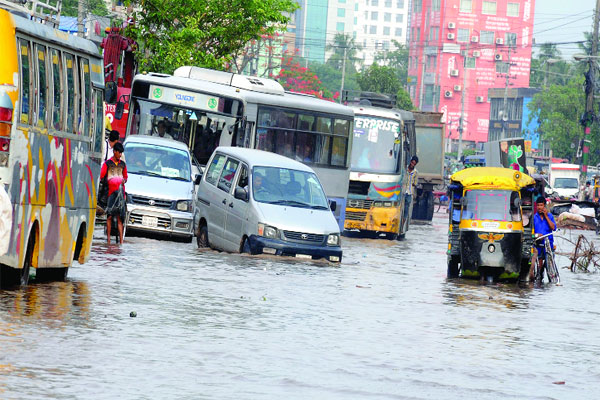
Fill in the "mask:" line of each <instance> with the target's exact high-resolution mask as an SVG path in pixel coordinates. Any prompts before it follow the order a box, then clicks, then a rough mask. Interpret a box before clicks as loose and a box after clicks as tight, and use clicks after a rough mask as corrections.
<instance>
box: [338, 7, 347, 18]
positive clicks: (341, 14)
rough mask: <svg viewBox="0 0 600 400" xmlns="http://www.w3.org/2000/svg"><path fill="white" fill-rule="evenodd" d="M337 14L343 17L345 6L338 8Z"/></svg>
mask: <svg viewBox="0 0 600 400" xmlns="http://www.w3.org/2000/svg"><path fill="white" fill-rule="evenodd" d="M337 16H338V17H341V18H344V17H345V16H346V9H345V8H338V11H337Z"/></svg>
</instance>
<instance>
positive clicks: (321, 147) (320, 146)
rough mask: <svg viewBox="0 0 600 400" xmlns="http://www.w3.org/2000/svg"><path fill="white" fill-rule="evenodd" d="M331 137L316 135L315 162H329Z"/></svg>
mask: <svg viewBox="0 0 600 400" xmlns="http://www.w3.org/2000/svg"><path fill="white" fill-rule="evenodd" d="M330 143H331V137H329V136H318V137H317V145H316V148H315V162H316V163H317V164H329V147H330Z"/></svg>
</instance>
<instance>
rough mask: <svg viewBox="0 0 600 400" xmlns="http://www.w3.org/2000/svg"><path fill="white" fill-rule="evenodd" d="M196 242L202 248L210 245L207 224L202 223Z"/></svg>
mask: <svg viewBox="0 0 600 400" xmlns="http://www.w3.org/2000/svg"><path fill="white" fill-rule="evenodd" d="M196 243H197V244H198V248H200V249H205V248H207V247H208V228H207V227H206V225H202V226H201V227H200V229H198V233H197V235H196Z"/></svg>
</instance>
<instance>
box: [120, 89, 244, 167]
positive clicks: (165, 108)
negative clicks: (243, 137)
mask: <svg viewBox="0 0 600 400" xmlns="http://www.w3.org/2000/svg"><path fill="white" fill-rule="evenodd" d="M130 112H132V113H134V118H133V124H132V126H131V131H130V133H131V134H134V135H135V134H140V135H152V136H162V137H166V138H168V139H174V140H178V141H180V142H183V143H185V144H187V145H188V147H189V149H190V152H192V153H193V154H194V156H195V157H196V159H197V160H198V162H200V164H203V165H204V164H206V163H207V162H208V159H209V158H210V156H211V154H212V152H213V151H214V149H215V148H217V147H218V146H219V141H220V138H221V135H222V134H223V133H225V134H227V135H233V134H235V133H236V132H237V128H238V126H237V123H236V122H237V119H236V118H235V117H231V116H226V115H221V114H216V113H210V112H207V111H201V110H193V109H189V108H184V107H181V106H176V105H171V104H165V103H155V102H152V101H148V100H143V99H139V98H133V99H132V110H130Z"/></svg>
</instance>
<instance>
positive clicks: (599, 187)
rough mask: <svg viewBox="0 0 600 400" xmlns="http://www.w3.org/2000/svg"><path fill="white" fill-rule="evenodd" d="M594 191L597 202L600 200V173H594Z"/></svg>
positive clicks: (594, 199) (594, 198)
mask: <svg viewBox="0 0 600 400" xmlns="http://www.w3.org/2000/svg"><path fill="white" fill-rule="evenodd" d="M593 181H594V192H593V194H592V199H593V201H595V202H596V203H598V201H599V200H600V175H594V177H593Z"/></svg>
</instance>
